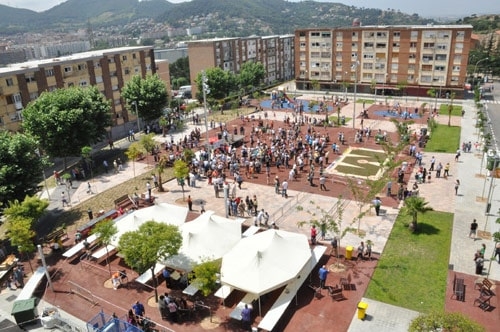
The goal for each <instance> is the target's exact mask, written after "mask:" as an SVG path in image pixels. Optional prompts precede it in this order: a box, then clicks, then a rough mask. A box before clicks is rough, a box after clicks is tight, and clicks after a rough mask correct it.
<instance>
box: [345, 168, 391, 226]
mask: <svg viewBox="0 0 500 332" xmlns="http://www.w3.org/2000/svg"><path fill="white" fill-rule="evenodd" d="M364 182H365V183H364V185H363V182H362V180H361V179H352V178H347V187H349V190H350V191H351V193H352V195H353V197H354V199H355V200H356V204H357V205H358V207H359V212H358V215H357V216H356V220H357V221H358V229H357V234H358V235H359V234H360V228H361V219H363V217H364V216H365V215H366V214H367V213H368V212H369V211H370V208H371V207H370V208H368V209H366V210H365V209H364V208H365V207H366V206H367V205H370V204H371V202H372V201H373V199H374V198H375V197H376V196H377V195H378V194H379V193H380V192H381V191H382V189H384V187H385V185H386V183H387V178H386V177H385V176H381V177H380V178H378V179H376V180H370V179H365V180H364Z"/></svg>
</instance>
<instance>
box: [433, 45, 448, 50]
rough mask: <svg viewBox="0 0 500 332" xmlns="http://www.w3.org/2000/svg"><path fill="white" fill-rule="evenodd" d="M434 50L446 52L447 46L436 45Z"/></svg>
mask: <svg viewBox="0 0 500 332" xmlns="http://www.w3.org/2000/svg"><path fill="white" fill-rule="evenodd" d="M436 48H437V49H438V50H446V49H448V45H446V44H437V45H436Z"/></svg>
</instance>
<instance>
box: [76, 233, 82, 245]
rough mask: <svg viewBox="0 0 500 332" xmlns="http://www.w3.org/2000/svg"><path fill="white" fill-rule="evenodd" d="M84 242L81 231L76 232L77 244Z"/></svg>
mask: <svg viewBox="0 0 500 332" xmlns="http://www.w3.org/2000/svg"><path fill="white" fill-rule="evenodd" d="M81 240H82V233H81V232H80V231H76V233H75V243H78V242H80V241H81Z"/></svg>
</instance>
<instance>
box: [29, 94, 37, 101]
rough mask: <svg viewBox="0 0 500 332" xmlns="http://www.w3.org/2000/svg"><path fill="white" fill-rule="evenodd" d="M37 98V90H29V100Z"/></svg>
mask: <svg viewBox="0 0 500 332" xmlns="http://www.w3.org/2000/svg"><path fill="white" fill-rule="evenodd" d="M37 98H38V92H31V93H30V100H35V99H37Z"/></svg>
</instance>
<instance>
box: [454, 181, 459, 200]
mask: <svg viewBox="0 0 500 332" xmlns="http://www.w3.org/2000/svg"><path fill="white" fill-rule="evenodd" d="M459 187H460V180H459V179H456V180H455V196H457V195H458V188H459Z"/></svg>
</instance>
